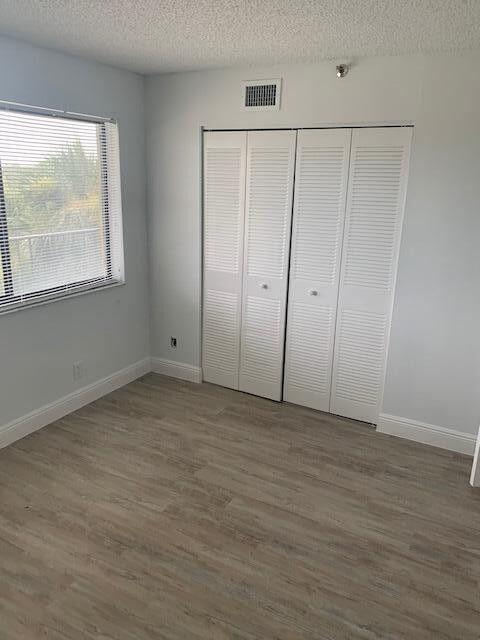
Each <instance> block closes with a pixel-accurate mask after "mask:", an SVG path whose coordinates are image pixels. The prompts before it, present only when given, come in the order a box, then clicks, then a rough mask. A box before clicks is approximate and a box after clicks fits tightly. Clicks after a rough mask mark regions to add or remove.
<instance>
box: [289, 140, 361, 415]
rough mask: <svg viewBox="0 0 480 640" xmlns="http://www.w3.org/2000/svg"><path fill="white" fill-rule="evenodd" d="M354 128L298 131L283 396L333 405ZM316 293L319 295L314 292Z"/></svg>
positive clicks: (307, 403)
mask: <svg viewBox="0 0 480 640" xmlns="http://www.w3.org/2000/svg"><path fill="white" fill-rule="evenodd" d="M350 141H351V130H350V129H335V130H328V129H324V130H317V131H300V132H299V134H298V142H297V164H296V171H295V173H296V177H295V202H294V213H293V236H292V250H291V259H290V265H291V266H290V285H289V301H288V318H287V341H286V353H285V382H284V398H285V399H286V400H287V401H289V402H294V403H297V404H302V405H305V406H309V407H312V408H314V409H320V410H322V411H328V410H329V404H330V384H331V373H332V358H333V343H334V332H335V315H336V306H337V295H338V280H339V274H340V256H341V246H342V236H343V223H344V214H345V198H346V189H347V177H348V163H349V155H350ZM312 294H316V295H312Z"/></svg>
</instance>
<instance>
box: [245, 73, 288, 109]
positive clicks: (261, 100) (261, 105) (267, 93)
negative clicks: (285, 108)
mask: <svg viewBox="0 0 480 640" xmlns="http://www.w3.org/2000/svg"><path fill="white" fill-rule="evenodd" d="M281 86H282V81H281V80H247V81H246V82H244V83H243V100H242V102H243V107H244V109H246V110H247V111H272V110H276V111H278V109H280V90H281Z"/></svg>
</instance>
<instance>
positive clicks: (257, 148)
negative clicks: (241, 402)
mask: <svg viewBox="0 0 480 640" xmlns="http://www.w3.org/2000/svg"><path fill="white" fill-rule="evenodd" d="M295 140H296V132H295V131H258V132H249V133H248V143H247V176H246V206H245V254H244V281H243V311H242V329H241V358H240V385H239V388H240V390H241V391H246V392H248V393H253V394H255V395H261V396H265V397H267V398H272V399H274V400H280V399H281V396H282V379H283V356H284V339H285V313H286V293H287V279H288V259H289V246H290V225H291V208H292V193H293V175H294V164H295Z"/></svg>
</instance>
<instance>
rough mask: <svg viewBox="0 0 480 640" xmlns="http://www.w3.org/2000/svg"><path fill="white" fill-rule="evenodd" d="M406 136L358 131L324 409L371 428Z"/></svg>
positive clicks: (395, 131)
mask: <svg viewBox="0 0 480 640" xmlns="http://www.w3.org/2000/svg"><path fill="white" fill-rule="evenodd" d="M411 134H412V130H411V129H410V128H408V127H398V128H378V129H356V130H354V132H353V134H352V147H351V154H350V175H349V185H348V194H347V207H346V216H345V233H344V242H343V252H342V267H341V274H340V288H339V301H338V310H337V326H336V334H335V350H334V363H333V376H332V391H331V402H330V411H331V412H332V413H336V414H339V415H343V416H347V417H350V418H356V419H358V420H365V421H367V422H372V423H376V421H377V419H378V414H379V410H380V404H381V401H382V394H383V384H384V375H385V361H386V355H387V353H386V352H387V345H388V339H389V332H390V320H391V312H392V304H393V293H394V287H395V280H396V271H397V261H398V251H399V244H400V236H401V229H402V220H403V210H404V205H405V194H406V185H407V174H408V163H409V156H410V142H411Z"/></svg>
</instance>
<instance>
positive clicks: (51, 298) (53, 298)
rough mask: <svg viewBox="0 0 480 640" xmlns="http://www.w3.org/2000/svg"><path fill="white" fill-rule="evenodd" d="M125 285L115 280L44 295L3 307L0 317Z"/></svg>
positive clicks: (123, 281) (122, 281)
mask: <svg viewBox="0 0 480 640" xmlns="http://www.w3.org/2000/svg"><path fill="white" fill-rule="evenodd" d="M124 284H125V280H116V281H113V282H108V283H107V284H101V285H97V286H95V287H92V286H90V287H88V286H86V287H85V288H83V289H78V290H76V291H72V292H71V293H63V294H58V293H56V294H50V295H48V294H46V295H45V296H42V297H41V298H38V299H37V300H32V301H31V302H28V303H13V304H12V305H11V306H7V305H6V306H5V307H4V308H3V309H2V308H1V307H0V317H1V316H5V315H8V314H10V313H16V312H18V311H26V310H28V309H32V308H33V307H41V306H43V305H46V304H52V303H54V302H64V301H66V300H70V299H71V298H78V297H79V296H84V295H87V294H88V293H98V292H99V291H105V290H107V289H114V288H116V287H122V286H123V285H124Z"/></svg>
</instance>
